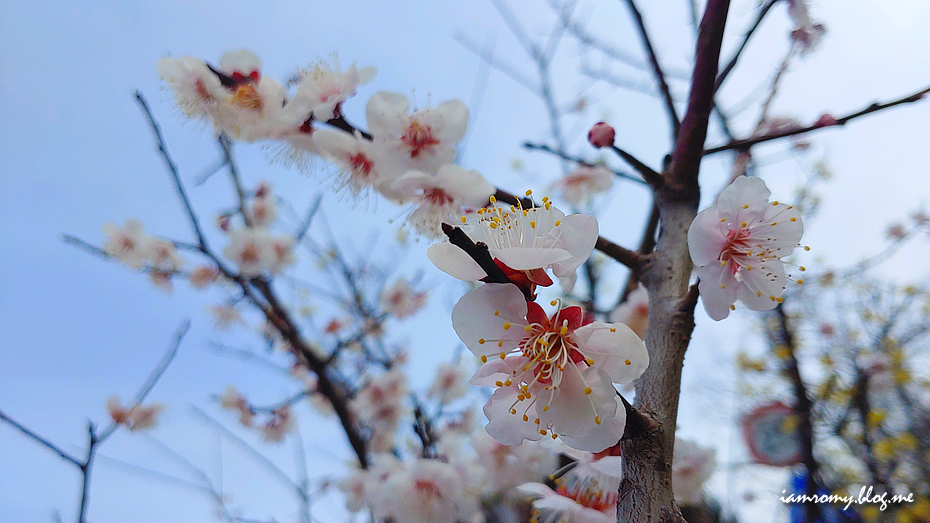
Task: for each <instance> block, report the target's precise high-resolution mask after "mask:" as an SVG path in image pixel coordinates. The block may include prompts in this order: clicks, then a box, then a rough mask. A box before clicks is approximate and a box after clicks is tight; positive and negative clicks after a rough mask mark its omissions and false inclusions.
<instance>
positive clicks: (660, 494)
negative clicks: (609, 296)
mask: <svg viewBox="0 0 930 523" xmlns="http://www.w3.org/2000/svg"><path fill="white" fill-rule="evenodd" d="M728 10H729V0H710V1H709V2H708V3H707V8H706V10H705V13H704V17H703V19H702V20H701V26H700V31H699V35H698V42H697V49H696V51H695V64H694V74H693V78H692V85H691V93H690V95H689V98H688V108H687V111H686V112H685V116H684V118H683V119H682V122H681V130H680V132H679V133H678V137H677V139H676V142H675V147H674V152H673V154H672V161H671V164H670V166H669V168H668V170H667V171H666V172H665V173H663V176H664V177H665V183H664V185H663V186H662V187H661V189H659V190H658V191H657V192H656V194H655V203H656V205H657V207H658V209H659V215H660V222H661V224H662V225H661V234H660V236H659V240H658V243H657V244H656V249H655V252H654V253H653V255H652V257H651V258H650V260H649V261H648V262H647V263H646V265H645V266H644V268H643V271H642V278H641V281H642V282H643V285H644V286H645V287H646V290H647V291H648V293H649V300H650V304H651V305H650V311H649V327H648V333H647V337H646V346H647V348H648V349H649V358H650V363H649V368H647V369H646V372H645V373H644V374H643V376H642V378H640V379H639V380H637V385H636V402H635V407H636V408H637V409H638V410H640V411H642V412H643V413H644V414H646V415H648V416H650V417H652V418H653V419H654V420H655V421H656V422H657V423H658V427H657V428H656V430H654V431H651V432H648V433H645V434H642V435H639V436H638V437H633V438H628V439H624V440H623V441H621V445H622V451H623V457H624V463H623V477H624V479H623V482H622V483H621V485H620V501H619V504H618V507H617V520H618V521H619V522H625V523H640V522H682V521H684V518H683V517H682V515H681V511H680V510H679V509H678V507H677V506H676V504H675V496H674V494H673V492H672V470H671V469H672V467H671V463H672V453H673V450H674V443H675V429H676V423H677V418H678V397H679V394H680V392H681V369H682V365H683V363H684V356H685V350H686V349H687V347H688V343H689V341H690V340H691V332H692V330H693V329H694V305H695V303H696V302H697V292H696V289H692V291H691V292H689V291H688V282H689V279H690V277H691V270H692V268H693V265H692V263H691V257H690V255H689V253H688V241H687V240H688V227H689V226H690V225H691V221H692V220H693V219H694V216H695V215H696V214H697V208H698V203H699V201H700V189H699V186H698V181H697V175H698V171H699V170H700V162H701V156H702V152H703V147H704V141H705V139H706V137H707V124H708V120H709V117H710V112H711V108H712V107H713V99H714V82H715V80H716V76H717V67H718V62H719V59H720V46H721V42H722V40H723V29H724V25H725V23H726V18H727V12H728Z"/></svg>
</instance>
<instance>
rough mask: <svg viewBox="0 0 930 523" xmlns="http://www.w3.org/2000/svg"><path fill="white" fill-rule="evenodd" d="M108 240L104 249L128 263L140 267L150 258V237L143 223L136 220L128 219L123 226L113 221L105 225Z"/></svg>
mask: <svg viewBox="0 0 930 523" xmlns="http://www.w3.org/2000/svg"><path fill="white" fill-rule="evenodd" d="M103 231H104V232H105V233H106V234H107V241H106V243H105V244H104V245H103V250H104V251H105V252H106V253H107V254H109V255H110V256H112V257H114V258H116V259H117V260H119V261H121V262H123V263H125V264H126V265H128V266H130V267H132V268H135V269H140V268H142V267H143V266H144V265H145V262H146V261H147V260H148V258H149V250H148V245H149V241H150V237H149V236H148V235H147V234H145V229H144V228H143V227H142V224H141V223H139V222H137V221H136V220H127V221H126V225H124V226H123V228H122V229H121V228H119V227H117V226H116V225H113V224H112V223H108V224H106V225H104V226H103Z"/></svg>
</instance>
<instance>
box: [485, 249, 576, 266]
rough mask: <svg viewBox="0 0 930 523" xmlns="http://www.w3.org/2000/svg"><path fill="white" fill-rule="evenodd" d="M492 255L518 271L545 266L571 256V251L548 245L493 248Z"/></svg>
mask: <svg viewBox="0 0 930 523" xmlns="http://www.w3.org/2000/svg"><path fill="white" fill-rule="evenodd" d="M491 255H492V256H494V257H495V258H497V259H498V260H500V261H502V262H504V263H505V264H506V265H507V266H508V267H510V268H511V269H516V270H518V271H525V270H529V269H538V268H544V267H548V266H549V265H552V264H554V263H558V262H560V261H563V260H568V259H569V258H571V253H570V252H568V251H567V250H565V249H558V248H547V247H511V248H506V249H492V250H491Z"/></svg>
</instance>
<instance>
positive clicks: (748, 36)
mask: <svg viewBox="0 0 930 523" xmlns="http://www.w3.org/2000/svg"><path fill="white" fill-rule="evenodd" d="M776 2H778V0H767V1H766V2H765V4H764V5H763V6H762V7H761V8H760V9H759V13H758V14H757V15H756V19H755V21H754V22H753V23H752V25H750V26H749V29H748V30H747V31H746V33H745V34H744V35H743V40H742V42H740V45H739V47H738V48H737V49H736V52H735V53H734V54H733V58H730V61H729V62H727V65H726V66H725V67H724V68H723V70H722V71H720V74H718V75H717V80H716V81H715V82H714V91H718V90H719V89H720V86H721V85H723V82H724V81H725V80H726V79H727V76H729V75H730V72H732V71H733V68H734V67H736V62H738V61H739V57H740V55H741V54H742V53H743V50H744V49H746V46H747V45H748V44H749V40H750V39H751V38H752V35H753V33H755V32H756V29H758V28H759V26H760V25H761V24H762V20H763V19H764V18H765V15H766V14H768V12H769V10H770V9H771V8H772V6H774V5H775V3H776Z"/></svg>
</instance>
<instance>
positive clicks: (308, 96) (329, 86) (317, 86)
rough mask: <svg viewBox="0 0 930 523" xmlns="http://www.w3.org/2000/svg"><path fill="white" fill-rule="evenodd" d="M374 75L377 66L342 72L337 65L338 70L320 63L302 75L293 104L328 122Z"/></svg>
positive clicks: (352, 68) (337, 114)
mask: <svg viewBox="0 0 930 523" xmlns="http://www.w3.org/2000/svg"><path fill="white" fill-rule="evenodd" d="M374 76H375V68H374V67H364V68H362V69H357V68H356V67H355V65H354V64H353V65H352V67H350V68H349V69H348V70H347V71H345V72H343V71H342V69H341V67H340V66H339V64H338V62H337V63H336V65H335V67H331V66H330V65H329V64H326V63H320V64H317V65H316V66H313V67H311V68H308V69H307V70H305V71H303V72H301V74H300V83H299V84H298V85H297V93H296V94H295V95H294V99H293V100H292V102H291V103H295V104H304V105H305V106H306V107H307V108H308V109H309V110H308V111H307V114H309V113H310V112H312V113H313V117H314V118H315V119H317V120H321V121H324V122H325V121H327V120H329V119H331V118H335V117H337V116H339V106H340V105H341V104H342V102H344V101H346V100H347V99H348V98H350V97H352V96H354V95H355V90H356V89H357V88H358V86H359V85H364V84H367V83H368V82H370V81H371V79H372V78H374Z"/></svg>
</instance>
